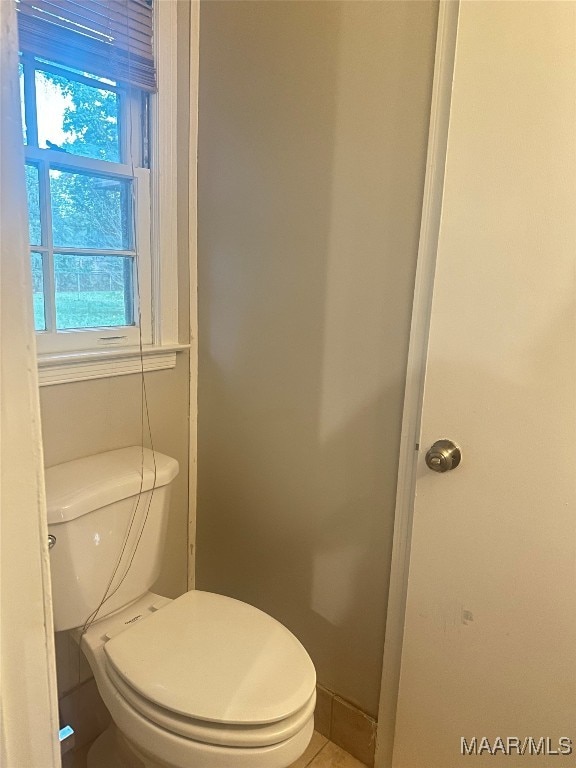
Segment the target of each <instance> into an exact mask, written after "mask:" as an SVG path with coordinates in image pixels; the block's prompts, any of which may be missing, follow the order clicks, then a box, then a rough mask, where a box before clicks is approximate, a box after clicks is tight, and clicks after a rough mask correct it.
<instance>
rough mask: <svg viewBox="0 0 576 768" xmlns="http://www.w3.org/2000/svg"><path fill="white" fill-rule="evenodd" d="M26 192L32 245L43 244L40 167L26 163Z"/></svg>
mask: <svg viewBox="0 0 576 768" xmlns="http://www.w3.org/2000/svg"><path fill="white" fill-rule="evenodd" d="M26 192H27V195H28V225H29V238H30V243H31V244H32V245H41V244H42V230H41V228H40V183H39V181H38V168H36V166H35V165H28V164H27V165H26Z"/></svg>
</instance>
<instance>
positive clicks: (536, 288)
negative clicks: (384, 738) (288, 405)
mask: <svg viewBox="0 0 576 768" xmlns="http://www.w3.org/2000/svg"><path fill="white" fill-rule="evenodd" d="M575 274H576V3H575V2H572V1H570V2H555V1H551V2H523V1H520V2H502V1H501V2H470V1H469V0H464V2H462V3H461V7H460V15H459V21H458V34H457V43H456V57H455V67H454V81H453V90H452V102H451V110H450V126H449V132H448V146H447V158H446V170H445V180H444V192H443V199H442V217H441V224H440V233H439V242H438V255H437V266H436V277H435V283H434V294H433V305H432V315H431V329H430V341H429V351H428V360H427V369H426V381H425V393H424V404H423V414H422V426H421V438H420V452H419V459H418V468H417V483H416V499H415V508H414V522H413V535H412V544H411V555H410V569H409V579H408V597H407V611H406V623H405V630H404V641H403V648H402V661H401V673H400V689H399V698H398V707H397V718H396V732H395V740H394V757H393V768H460V766H471V765H476V766H478V765H482V766H483V765H486V766H492V768H499V766H511V767H512V768H519V767H520V766H523V765H526V766H528V765H530V766H537V767H538V768H540V767H541V768H552V767H553V766H554V767H555V768H565V767H568V766H571V767H572V768H573V766H574V765H576V282H575ZM439 438H449V439H452V440H453V441H455V442H456V443H458V444H459V445H460V446H461V449H462V462H461V464H460V466H459V467H457V468H456V469H454V470H453V471H450V472H446V473H444V474H440V473H437V472H434V471H432V470H431V469H429V468H427V466H426V464H425V461H424V455H425V453H426V450H427V449H428V448H429V447H430V446H431V445H432V443H434V442H435V441H436V440H438V439H439ZM563 738H565V740H562V739H563ZM462 739H465V743H463V742H462ZM474 739H476V742H474V741H473V740H474ZM483 739H484V740H483ZM498 739H501V740H502V741H499V740H498ZM516 739H517V740H518V745H517V744H516ZM530 739H533V741H532V742H531V741H530ZM542 739H543V740H542ZM568 739H571V740H572V754H567V752H568V750H569V749H570V743H569V742H568ZM522 750H524V755H523V756H521V755H520V752H521V751H522ZM467 752H469V753H470V754H466V753H467ZM534 752H539V753H540V754H537V755H533V756H530V753H534ZM462 753H464V754H462ZM473 753H477V754H476V756H474V754H473ZM556 753H558V754H556ZM563 753H564V754H563Z"/></svg>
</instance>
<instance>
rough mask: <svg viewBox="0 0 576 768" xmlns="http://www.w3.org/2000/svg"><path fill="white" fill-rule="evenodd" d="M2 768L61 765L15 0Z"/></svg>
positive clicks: (1, 345)
mask: <svg viewBox="0 0 576 768" xmlns="http://www.w3.org/2000/svg"><path fill="white" fill-rule="evenodd" d="M0 169H1V173H0V331H1V338H0V393H1V396H0V683H1V685H0V690H1V697H0V699H1V700H0V768H59V766H60V748H59V744H58V728H59V724H58V701H57V693H56V667H55V660H54V634H53V626H52V602H51V593H50V572H49V562H48V529H47V523H46V502H45V495H44V470H43V464H42V441H41V435H40V406H39V402H38V377H37V374H36V345H35V341H34V321H33V317H32V284H31V282H32V278H31V270H30V255H29V247H28V215H27V206H26V187H25V181H24V149H23V146H22V125H21V122H20V93H19V88H18V36H17V28H16V10H15V7H14V3H13V2H6V0H0Z"/></svg>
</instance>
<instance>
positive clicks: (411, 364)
mask: <svg viewBox="0 0 576 768" xmlns="http://www.w3.org/2000/svg"><path fill="white" fill-rule="evenodd" d="M459 10H460V0H440V6H439V9H438V30H437V35H436V56H435V61H434V79H433V85H432V103H431V108H430V126H429V130H428V151H427V159H426V177H425V182H424V196H423V201H422V219H421V225H420V242H419V246H418V260H417V267H416V278H415V286H414V303H413V309H412V323H411V329H410V341H409V348H408V363H407V370H406V386H405V390H404V410H403V414H402V432H401V436H400V452H399V468H398V483H397V488H396V507H395V516H394V538H393V544H392V562H391V570H390V588H389V593H388V608H387V616H386V634H385V640H384V656H383V663H382V683H381V688H380V703H379V708H378V736H377V741H376V756H375V764H374V765H375V768H392V757H393V749H394V731H395V725H396V708H397V701H398V690H399V683H400V666H401V660H402V642H403V635H404V618H405V611H406V595H407V589H408V573H409V568H410V544H411V538H412V519H413V512H414V494H415V489H416V464H417V458H418V450H419V440H420V425H421V416H422V401H423V394H424V379H425V375H426V361H427V354H428V337H429V331H430V314H431V308H432V292H433V286H434V274H435V268H436V251H437V248H438V233H439V229H440V217H441V210H442V196H443V189H444V169H445V163H446V150H447V144H448V127H449V121H450V102H451V97H452V82H453V76H454V57H455V51H456V37H457V30H458V15H459Z"/></svg>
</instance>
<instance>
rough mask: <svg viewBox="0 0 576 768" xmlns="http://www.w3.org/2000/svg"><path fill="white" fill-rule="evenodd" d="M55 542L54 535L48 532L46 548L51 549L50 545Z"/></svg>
mask: <svg viewBox="0 0 576 768" xmlns="http://www.w3.org/2000/svg"><path fill="white" fill-rule="evenodd" d="M55 544H56V536H54V535H53V534H51V533H49V534H48V549H52V547H53V546H54V545H55Z"/></svg>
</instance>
